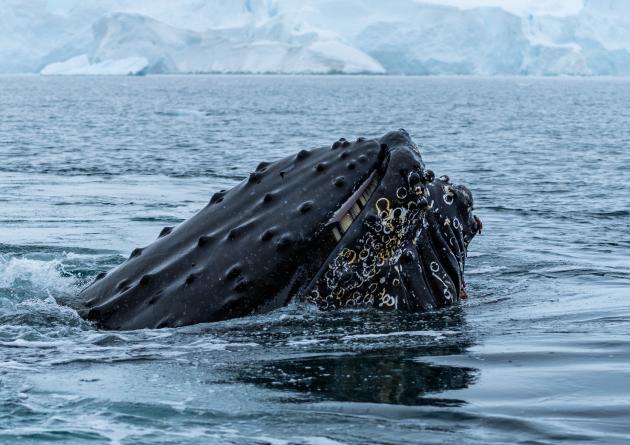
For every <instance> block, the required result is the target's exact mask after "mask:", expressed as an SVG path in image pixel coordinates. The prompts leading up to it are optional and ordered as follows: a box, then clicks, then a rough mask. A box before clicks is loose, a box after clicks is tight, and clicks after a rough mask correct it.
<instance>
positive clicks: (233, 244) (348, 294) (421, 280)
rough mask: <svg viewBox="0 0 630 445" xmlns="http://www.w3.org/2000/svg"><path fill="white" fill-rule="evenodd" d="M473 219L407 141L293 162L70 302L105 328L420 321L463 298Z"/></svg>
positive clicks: (234, 193) (221, 196)
mask: <svg viewBox="0 0 630 445" xmlns="http://www.w3.org/2000/svg"><path fill="white" fill-rule="evenodd" d="M480 231H481V221H480V220H479V218H477V217H476V216H474V214H473V198H472V194H471V192H470V191H469V190H468V189H467V188H466V187H464V186H461V185H454V184H451V183H450V180H449V178H448V177H447V176H441V177H439V178H438V177H435V175H434V174H433V172H432V171H431V170H428V169H426V167H425V165H424V162H423V161H422V158H421V156H420V152H419V149H418V147H417V145H416V144H415V143H414V142H413V141H412V140H411V138H410V136H409V134H408V133H407V132H406V131H405V130H402V129H401V130H398V131H393V132H390V133H387V134H386V135H385V136H383V137H381V138H380V139H365V138H359V139H357V140H356V141H354V142H350V141H347V140H345V139H343V138H342V139H340V140H338V141H336V142H335V143H334V144H332V146H327V147H321V148H317V149H314V150H310V151H308V150H302V151H300V152H298V153H297V154H294V155H291V156H288V157H286V158H283V159H280V160H277V161H275V162H272V163H268V162H261V163H260V164H259V165H258V167H257V168H256V171H254V172H253V173H251V174H250V175H249V177H248V178H247V179H245V180H244V181H243V182H241V183H240V184H238V185H237V186H235V187H234V188H232V189H231V190H223V191H220V192H218V193H215V194H214V195H213V196H212V198H211V199H210V201H209V203H208V204H207V205H206V206H205V207H204V208H203V209H201V210H200V211H199V212H198V213H197V214H196V215H194V216H193V217H191V218H190V219H188V220H187V221H184V222H183V223H181V224H180V225H178V226H177V227H174V228H173V227H165V228H164V229H163V230H162V231H161V232H160V234H159V237H158V239H157V240H156V241H154V242H153V243H152V244H150V245H148V246H146V247H144V248H137V249H135V250H133V252H132V253H131V256H130V257H129V259H128V260H127V261H125V262H124V263H123V264H121V265H120V266H118V267H117V268H115V269H114V270H112V271H110V272H109V273H106V274H105V273H103V274H100V275H98V276H97V278H96V280H95V281H94V282H93V283H92V284H91V285H89V286H88V287H87V288H86V289H84V290H83V291H82V292H81V293H80V295H79V297H78V300H77V302H76V303H75V307H76V308H77V310H78V312H79V313H80V314H81V315H82V316H83V317H84V318H87V319H89V320H92V321H94V322H96V324H97V325H98V326H100V327H102V328H105V329H125V330H127V329H141V328H163V327H179V326H185V325H191V324H196V323H203V322H212V321H219V320H225V319H229V318H235V317H242V316H246V315H250V314H256V313H263V312H267V311H271V310H273V309H276V308H279V307H282V306H284V305H286V304H288V303H289V302H290V301H292V300H294V299H300V300H304V301H308V302H311V303H313V304H315V305H317V306H318V307H319V308H321V309H330V308H342V307H376V308H381V309H389V310H392V309H399V310H406V311H425V310H430V309H434V308H439V307H443V306H447V305H450V304H453V303H456V302H457V301H459V300H460V299H462V298H465V297H466V292H465V287H464V266H465V259H466V254H467V249H468V245H469V243H470V241H471V240H472V238H473V237H474V236H475V234H476V233H478V232H480Z"/></svg>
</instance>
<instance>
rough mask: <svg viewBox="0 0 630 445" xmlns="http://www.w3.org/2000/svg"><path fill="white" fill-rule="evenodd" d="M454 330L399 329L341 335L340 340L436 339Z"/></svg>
mask: <svg viewBox="0 0 630 445" xmlns="http://www.w3.org/2000/svg"><path fill="white" fill-rule="evenodd" d="M456 333H457V332H456V331H446V330H445V331H400V332H387V333H384V334H354V335H346V336H344V337H342V338H341V339H342V340H355V339H361V338H385V337H403V336H404V337H415V336H418V337H433V338H436V339H439V338H444V337H445V336H446V335H450V334H456Z"/></svg>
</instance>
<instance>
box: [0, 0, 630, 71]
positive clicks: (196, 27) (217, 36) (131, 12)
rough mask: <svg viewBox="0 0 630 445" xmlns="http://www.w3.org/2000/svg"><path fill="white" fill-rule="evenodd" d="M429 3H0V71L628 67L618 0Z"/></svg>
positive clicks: (626, 25)
mask: <svg viewBox="0 0 630 445" xmlns="http://www.w3.org/2000/svg"><path fill="white" fill-rule="evenodd" d="M427 1H429V0H427ZM430 1H431V3H425V2H422V1H416V0H388V1H387V2H385V1H382V0H302V1H299V2H298V1H293V0H180V1H178V2H172V1H168V0H127V1H119V0H100V1H98V2H85V1H79V0H64V1H59V0H48V1H46V0H29V2H23V1H20V0H3V8H2V11H1V12H0V73H26V72H31V73H42V74H151V73H205V72H220V73H233V72H239V73H401V74H477V75H501V74H506V75H512V74H517V75H530V74H532V75H630V13H629V12H628V11H629V10H630V8H628V7H627V2H626V0H584V2H583V3H582V5H581V7H578V8H576V10H575V11H573V12H569V13H563V14H560V15H559V14H551V13H546V12H540V11H533V10H532V11H527V10H523V11H520V10H519V11H514V10H511V11H508V10H506V9H502V8H499V7H487V6H484V7H467V8H458V7H454V6H447V5H440V4H436V3H440V1H442V3H444V2H445V1H446V0H430ZM450 3H452V2H450Z"/></svg>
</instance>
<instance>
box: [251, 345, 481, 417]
mask: <svg viewBox="0 0 630 445" xmlns="http://www.w3.org/2000/svg"><path fill="white" fill-rule="evenodd" d="M419 352H420V351H419V350H418V351H414V350H404V349H395V348H394V349H393V350H392V349H386V350H379V349H376V350H374V351H371V352H369V353H359V354H356V355H350V356H346V355H342V356H320V357H318V356H316V357H312V358H300V359H297V360H292V359H285V360H282V361H269V362H264V363H260V364H259V365H258V367H254V368H253V369H248V371H249V373H250V374H247V373H243V375H241V376H240V379H241V381H243V382H244V383H254V384H256V385H261V386H263V387H267V388H271V389H284V390H291V391H298V392H302V393H305V395H307V396H309V400H312V397H315V398H317V399H322V400H337V401H341V402H366V403H389V404H400V405H437V406H457V405H462V404H464V403H465V401H463V400H458V399H452V398H440V397H439V396H437V395H435V394H433V393H440V392H443V391H446V390H456V389H462V388H466V387H467V386H469V385H471V384H473V383H474V381H475V375H476V373H477V370H475V369H472V368H464V367H456V366H442V365H432V364H430V363H426V362H420V361H415V360H414V359H413V358H411V357H413V356H414V355H417V354H418V353H419Z"/></svg>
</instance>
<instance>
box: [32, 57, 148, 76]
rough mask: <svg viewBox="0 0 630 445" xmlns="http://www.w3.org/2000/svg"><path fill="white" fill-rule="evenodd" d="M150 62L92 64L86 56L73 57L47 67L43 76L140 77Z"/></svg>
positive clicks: (130, 60)
mask: <svg viewBox="0 0 630 445" xmlns="http://www.w3.org/2000/svg"><path fill="white" fill-rule="evenodd" d="M148 64H149V61H148V60H147V59H145V58H144V57H127V58H124V59H113V60H104V61H102V62H96V63H90V59H89V58H88V56H87V55H86V54H82V55H80V56H76V57H72V58H70V59H68V60H66V61H65V62H55V63H51V64H50V65H46V66H45V67H44V68H43V69H42V70H41V74H43V75H58V76H60V75H138V74H144V72H145V70H146V69H147V66H148Z"/></svg>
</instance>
